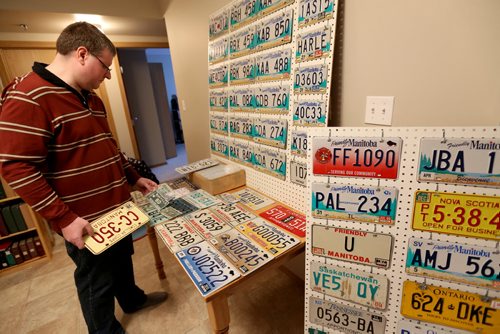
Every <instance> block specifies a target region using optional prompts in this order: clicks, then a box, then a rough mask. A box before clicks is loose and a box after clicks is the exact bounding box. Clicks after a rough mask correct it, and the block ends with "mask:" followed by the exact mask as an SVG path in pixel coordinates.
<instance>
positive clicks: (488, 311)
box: [401, 281, 500, 334]
mask: <svg viewBox="0 0 500 334" xmlns="http://www.w3.org/2000/svg"><path fill="white" fill-rule="evenodd" d="M486 300H487V301H486ZM499 305H500V299H498V298H489V299H488V298H487V299H485V298H484V296H480V295H478V294H475V293H470V292H464V291H459V290H453V289H448V288H441V287H438V286H433V285H425V286H422V284H421V283H417V282H412V281H405V282H404V283H403V297H402V299H401V314H402V315H404V316H405V317H408V318H411V319H417V320H420V321H425V322H432V323H436V324H440V325H444V326H450V327H456V328H459V329H464V330H468V331H472V332H475V333H481V334H495V333H498V328H500V309H499Z"/></svg>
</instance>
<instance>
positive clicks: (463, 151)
mask: <svg viewBox="0 0 500 334" xmlns="http://www.w3.org/2000/svg"><path fill="white" fill-rule="evenodd" d="M497 155H498V156H499V157H500V139H496V138H495V139H472V138H464V139H446V140H443V139H442V138H422V139H421V140H420V160H419V167H418V180H419V181H431V182H445V183H457V184H471V185H481V186H491V187H498V186H500V159H495V158H497V157H496V156H497Z"/></svg>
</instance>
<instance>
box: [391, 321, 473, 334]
mask: <svg viewBox="0 0 500 334" xmlns="http://www.w3.org/2000/svg"><path fill="white" fill-rule="evenodd" d="M395 334H471V332H469V331H462V330H458V329H452V328H449V327H448V328H436V327H435V326H432V325H431V324H426V323H425V322H419V323H415V322H410V321H409V320H407V319H401V320H399V321H398V327H397V329H396V333H395Z"/></svg>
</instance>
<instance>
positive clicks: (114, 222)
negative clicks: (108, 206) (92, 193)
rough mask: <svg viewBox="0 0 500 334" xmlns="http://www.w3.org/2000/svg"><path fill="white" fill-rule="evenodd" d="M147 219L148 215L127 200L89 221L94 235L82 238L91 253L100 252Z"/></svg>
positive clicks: (144, 222)
mask: <svg viewBox="0 0 500 334" xmlns="http://www.w3.org/2000/svg"><path fill="white" fill-rule="evenodd" d="M148 221H149V217H148V216H147V215H146V214H145V213H144V212H142V210H141V209H139V207H138V206H137V205H135V204H134V203H133V202H127V203H125V204H123V205H122V206H120V207H119V208H116V209H114V210H113V211H111V212H108V213H107V214H105V215H103V216H102V217H100V218H98V219H96V220H94V221H93V222H92V223H90V225H91V226H92V228H93V229H94V235H93V236H88V235H87V236H85V237H84V238H83V241H84V242H85V247H87V249H88V250H89V251H91V252H92V254H95V255H97V254H100V253H102V252H103V251H105V250H106V249H108V248H109V247H111V246H113V245H114V244H116V243H117V242H118V241H120V240H121V239H123V238H125V237H126V236H127V235H129V234H130V233H132V232H134V231H135V230H137V229H138V228H139V227H141V226H142V225H144V224H146V223H147V222H148Z"/></svg>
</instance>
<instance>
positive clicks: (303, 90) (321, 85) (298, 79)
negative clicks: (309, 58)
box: [293, 64, 329, 94]
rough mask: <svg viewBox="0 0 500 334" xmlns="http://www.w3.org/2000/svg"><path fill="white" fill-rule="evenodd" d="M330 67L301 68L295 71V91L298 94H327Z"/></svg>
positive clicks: (313, 66)
mask: <svg viewBox="0 0 500 334" xmlns="http://www.w3.org/2000/svg"><path fill="white" fill-rule="evenodd" d="M328 75H329V73H328V65H327V64H320V65H312V66H311V65H309V66H299V67H297V68H296V69H295V80H294V82H293V89H294V91H295V93H296V94H321V93H325V92H326V86H327V80H328Z"/></svg>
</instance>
